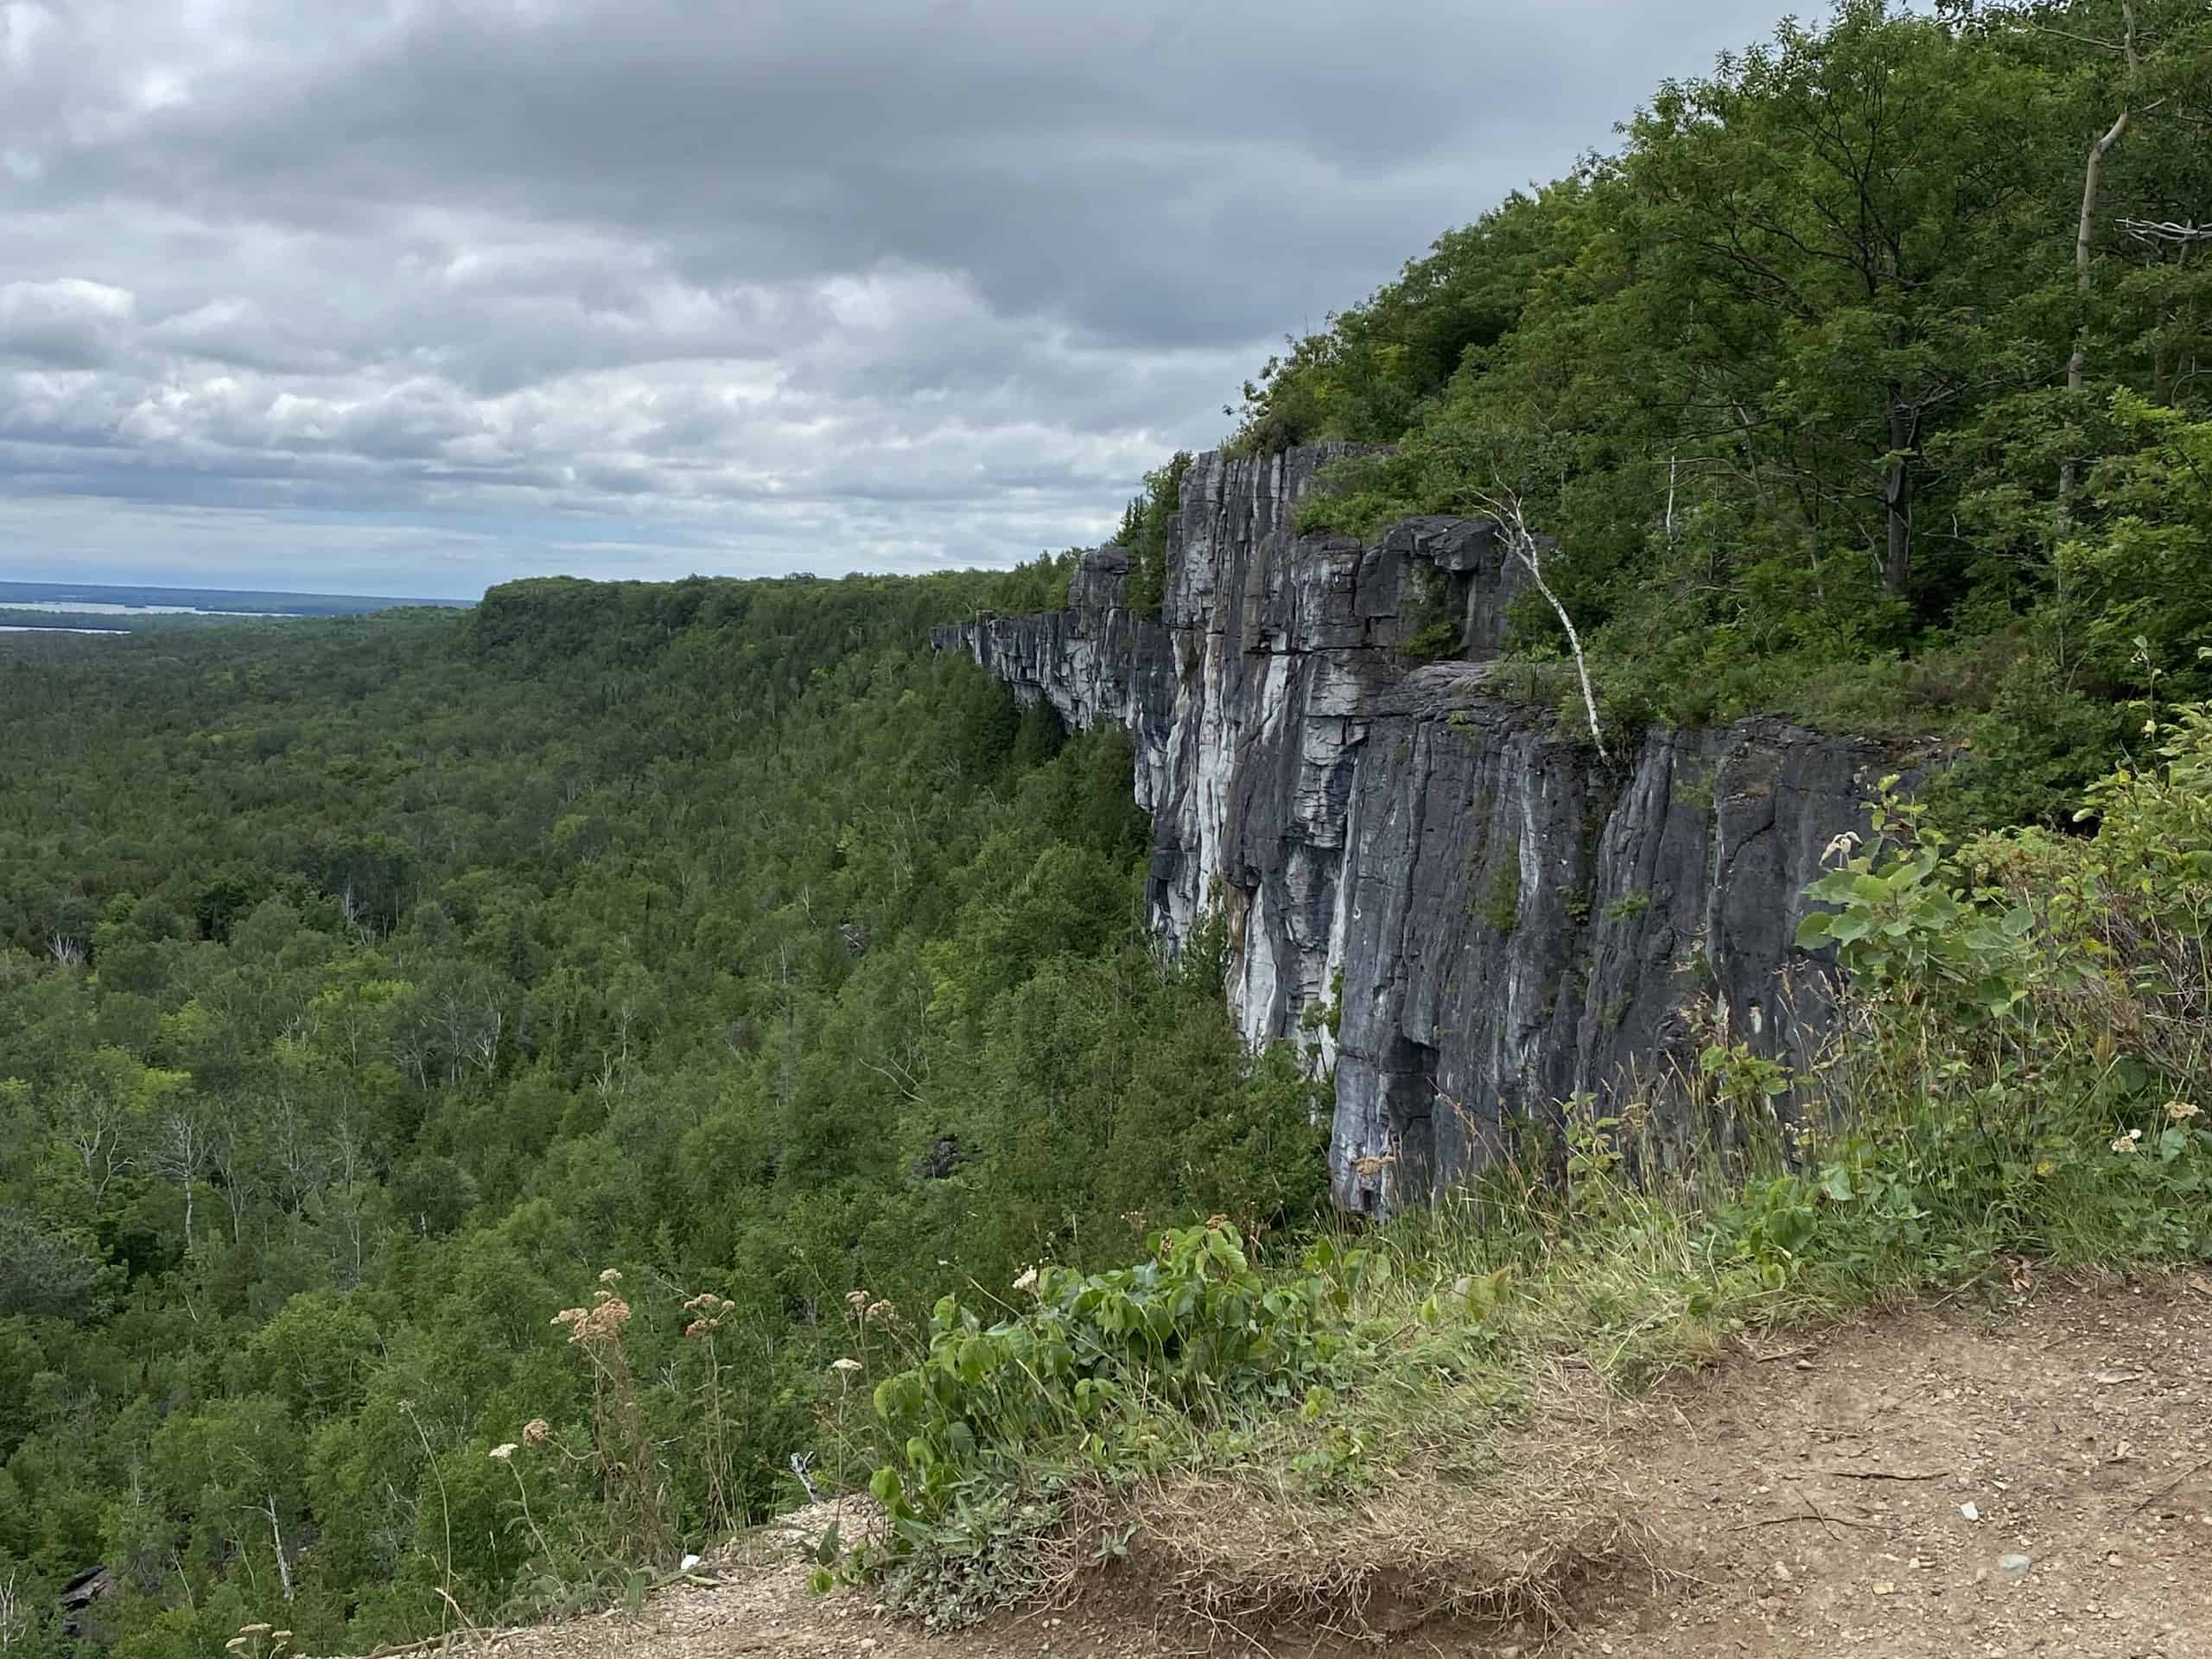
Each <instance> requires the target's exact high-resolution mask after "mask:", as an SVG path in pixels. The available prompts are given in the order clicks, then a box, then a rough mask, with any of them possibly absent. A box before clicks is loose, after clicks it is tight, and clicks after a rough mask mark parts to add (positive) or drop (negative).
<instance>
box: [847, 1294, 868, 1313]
mask: <svg viewBox="0 0 2212 1659" xmlns="http://www.w3.org/2000/svg"><path fill="white" fill-rule="evenodd" d="M845 1306H846V1308H847V1309H848V1310H849V1313H848V1315H847V1317H848V1318H850V1319H861V1318H864V1317H866V1315H867V1313H868V1292H866V1291H864V1290H849V1291H847V1292H846V1293H845Z"/></svg>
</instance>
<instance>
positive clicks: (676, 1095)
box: [0, 561, 1325, 1654]
mask: <svg viewBox="0 0 2212 1659" xmlns="http://www.w3.org/2000/svg"><path fill="white" fill-rule="evenodd" d="M1064 575H1065V561H1062V562H1058V563H1053V562H1045V563H1039V564H1037V565H1034V566H1032V567H1030V568H1029V569H1025V570H1023V571H1020V572H1015V573H1013V574H1011V575H1001V576H982V575H979V576H976V577H963V578H947V579H936V580H926V581H885V580H866V579H859V580H852V581H845V582H812V581H804V580H791V581H785V582H753V583H736V582H683V583H677V584H674V585H671V586H654V587H647V586H642V585H639V586H626V587H607V586H596V585H593V584H589V583H584V582H565V581H551V582H526V583H521V584H518V585H516V586H513V587H510V588H499V589H495V590H494V591H493V593H491V594H488V595H487V596H486V600H485V601H484V603H483V605H482V606H481V607H480V608H478V609H477V610H476V611H474V613H469V614H467V615H465V616H456V615H454V614H451V613H430V612H417V613H403V614H395V615H392V616H390V617H383V618H376V619H371V620H363V621H349V622H342V623H334V624H323V623H303V624H294V625H290V626H287V627H285V628H283V629H282V630H270V629H264V628H254V629H238V630H230V631H212V630H195V631H194V632H190V633H181V634H179V633H171V634H161V635H146V636H142V637H140V638H137V639H130V640H120V641H117V640H109V641H87V642H84V643H83V644H81V645H79V646H78V647H77V648H76V649H75V650H73V651H70V652H63V651H60V650H59V649H58V648H55V647H54V646H52V645H51V644H50V642H38V644H39V645H40V647H41V648H40V649H39V650H37V651H36V652H35V654H34V655H33V656H32V657H31V658H29V659H28V660H15V659H11V658H6V657H0V700H4V702H5V705H6V707H7V708H8V709H10V719H9V720H8V721H6V722H5V725H4V728H0V775H4V776H5V778H6V779H7V780H8V781H7V787H6V789H5V791H4V793H0V943H4V944H5V945H6V947H7V948H6V950H5V951H4V953H0V1124H4V1137H0V1581H8V1580H10V1578H11V1575H12V1576H13V1581H14V1582H15V1583H16V1587H17V1592H18V1595H19V1597H20V1599H21V1600H20V1605H22V1606H25V1607H29V1608H39V1607H41V1606H42V1605H50V1603H51V1599H52V1596H53V1593H54V1592H55V1590H57V1589H58V1587H59V1586H60V1582H61V1581H62V1580H64V1579H66V1578H67V1577H68V1576H69V1575H71V1574H73V1573H75V1572H77V1571H78V1570H79V1569H80V1568H83V1567H87V1566H89V1565H91V1564H92V1563H95V1562H101V1563H105V1564H107V1565H108V1566H109V1567H110V1568H111V1571H112V1572H114V1573H116V1574H117V1575H118V1580H119V1582H120V1586H121V1589H122V1592H123V1593H122V1595H121V1597H120V1599H119V1600H118V1603H117V1604H115V1615H114V1618H115V1623H116V1624H117V1629H116V1631H115V1632H114V1633H115V1634H116V1635H117V1636H118V1638H119V1640H118V1650H128V1651H131V1652H143V1653H146V1654H154V1653H177V1654H184V1653H207V1652H213V1651H217V1650H219V1649H220V1648H221V1646H222V1643H223V1642H224V1641H225V1640H226V1639H227V1638H229V1637H231V1636H232V1634H233V1633H234V1632H236V1631H237V1630H238V1629H239V1627H240V1626H241V1625H242V1624H245V1623H247V1622H250V1619H251V1618H256V1617H257V1618H262V1619H264V1620H266V1619H268V1618H272V1617H279V1616H281V1618H280V1622H282V1623H283V1624H285V1625H287V1626H288V1627H289V1628H291V1629H293V1630H296V1632H297V1633H298V1635H299V1638H300V1640H301V1641H302V1643H308V1644H309V1645H311V1646H312V1648H314V1649H315V1650H320V1651H324V1652H334V1651H346V1650H359V1651H365V1650H366V1649H367V1648H368V1647H369V1646H370V1645H372V1643H376V1642H378V1641H380V1640H386V1639H393V1638H397V1637H403V1636H407V1635H413V1634H419V1633H420V1632H421V1631H422V1630H424V1629H426V1628H428V1629H430V1630H435V1629H437V1628H439V1627H440V1625H441V1623H442V1621H443V1620H444V1619H445V1618H447V1617H448V1614H447V1607H448V1604H447V1603H446V1601H445V1600H444V1598H445V1597H446V1596H450V1597H452V1598H453V1599H454V1603H456V1604H458V1605H459V1606H460V1607H461V1608H462V1609H465V1610H466V1614H467V1617H469V1618H474V1619H477V1620H486V1619H489V1618H492V1617H493V1616H494V1615H496V1614H499V1613H501V1612H503V1611H504V1612H505V1613H507V1614H510V1615H512V1614H516V1613H519V1612H528V1611H538V1610H540V1609H542V1608H551V1607H558V1606H563V1605H569V1602H571V1601H573V1600H575V1599H579V1598H589V1597H591V1596H593V1595H594V1594H604V1593H607V1592H609V1591H610V1590H611V1589H612V1590H619V1589H620V1587H621V1585H622V1584H623V1583H624V1582H625V1580H624V1579H623V1578H622V1577H620V1576H619V1575H618V1576H615V1577H613V1579H611V1580H610V1579H609V1578H608V1577H607V1575H608V1574H609V1573H617V1572H618V1569H619V1568H621V1567H624V1566H626V1563H627V1562H628V1561H630V1560H633V1559H647V1558H650V1557H651V1556H652V1555H653V1554H657V1553H658V1546H659V1545H660V1543H662V1542H663V1541H664V1540H662V1539H660V1538H658V1537H656V1536H652V1535H636V1536H629V1535H623V1536H618V1535H614V1534H613V1531H612V1530H611V1529H610V1524H609V1522H608V1519H607V1515H606V1513H605V1511H604V1510H603V1509H602V1507H601V1503H600V1493H599V1489H598V1484H597V1482H596V1479H595V1478H594V1476H593V1475H592V1474H591V1472H590V1470H589V1466H588V1462H587V1461H586V1459H585V1453H584V1451H583V1448H582V1446H578V1447H577V1448H576V1450H577V1455H578V1461H577V1462H576V1463H575V1464H574V1465H563V1467H562V1468H561V1469H560V1470H558V1471H555V1470H553V1468H552V1465H550V1463H549V1464H548V1465H546V1469H547V1472H548V1473H549V1476H550V1478H548V1479H547V1480H546V1481H545V1483H544V1484H542V1485H534V1488H533V1490H532V1491H531V1492H530V1494H529V1503H530V1507H531V1515H532V1523H531V1529H523V1528H522V1527H521V1526H520V1525H519V1524H518V1522H516V1519H515V1516H514V1514H513V1512H512V1500H513V1498H514V1497H515V1492H514V1491H513V1488H512V1484H511V1482H510V1481H509V1478H508V1475H509V1471H508V1470H507V1469H506V1468H505V1467H503V1466H502V1465H501V1464H500V1463H498V1462H494V1461H492V1460H490V1459H488V1458H487V1456H486V1452H487V1451H488V1449H489V1448H491V1447H493V1446H495V1445H497V1444H500V1443H504V1442H511V1441H514V1440H518V1439H519V1438H520V1437H521V1435H522V1432H523V1429H524V1425H525V1424H526V1423H529V1422H531V1421H544V1422H546V1423H548V1424H550V1425H552V1426H553V1432H554V1433H556V1434H559V1435H570V1436H575V1435H585V1436H586V1437H587V1439H588V1430H587V1424H588V1419H589V1417H590V1409H589V1405H590V1400H591V1383H592V1373H591V1370H590V1368H589V1367H588V1366H587V1365H585V1364H584V1363H582V1362H581V1360H580V1359H579V1358H578V1357H576V1356H575V1355H573V1354H572V1353H571V1352H570V1351H569V1348H568V1347H567V1346H566V1345H565V1344H564V1341H563V1337H562V1334H561V1332H560V1331H559V1330H558V1329H556V1327H555V1326H554V1325H552V1323H551V1321H552V1319H553V1317H554V1315H555V1314H556V1313H559V1312H560V1311H561V1310H562V1309H563V1308H566V1307H571V1306H576V1305H578V1304H587V1305H588V1303H589V1302H590V1301H591V1295H590V1293H591V1291H592V1290H593V1289H594V1287H596V1286H597V1283H598V1274H600V1273H601V1271H602V1270H603V1269H606V1268H619V1269H620V1271H621V1272H622V1273H623V1274H625V1275H626V1276H625V1280H624V1281H623V1282H624V1286H625V1288H624V1293H623V1294H624V1295H625V1297H626V1300H627V1306H629V1307H630V1308H631V1309H632V1311H633V1318H632V1321H631V1323H630V1325H629V1330H628V1341H629V1346H630V1350H631V1352H632V1356H633V1357H634V1363H636V1364H637V1366H638V1367H639V1370H640V1371H641V1372H643V1371H645V1370H648V1369H649V1370H651V1371H652V1373H653V1374H655V1375H656V1376H660V1377H661V1378H663V1379H664V1384H665V1386H664V1387H662V1388H660V1389H656V1390H654V1391H653V1392H652V1394H651V1395H650V1397H649V1405H650V1409H651V1410H652V1414H653V1418H652V1424H651V1432H652V1434H653V1436H654V1438H655V1439H656V1440H657V1441H659V1442H660V1443H662V1444H664V1446H668V1447H669V1449H670V1452H671V1461H670V1465H669V1468H668V1471H667V1475H666V1483H667V1486H668V1490H667V1491H666V1492H665V1493H664V1495H663V1497H662V1498H661V1499H660V1500H659V1501H658V1502H657V1503H656V1504H655V1506H654V1511H653V1512H654V1515H655V1516H656V1517H666V1520H665V1522H664V1521H662V1520H660V1519H656V1521H655V1522H654V1523H653V1524H654V1525H655V1526H660V1525H662V1524H666V1525H668V1526H671V1527H675V1528H678V1529H680V1530H681V1532H682V1534H683V1537H684V1538H685V1539H686V1540H687V1541H690V1542H692V1543H694V1544H695V1545H696V1543H697V1542H699V1541H702V1540H704V1539H705V1538H707V1537H709V1536H711V1535H715V1534H717V1533H721V1534H726V1533H727V1532H728V1530H729V1529H731V1528H732V1527H734V1526H737V1525H741V1524H743V1523H744V1522H747V1521H758V1520H760V1519H763V1518H765V1517H766V1516H768V1515H770V1514H772V1513H774V1512H775V1511H776V1510H779V1509H781V1508H785V1507H789V1505H790V1504H791V1503H793V1502H795V1501H797V1500H798V1499H799V1498H801V1497H803V1496H804V1494H803V1492H802V1490H801V1486H800V1484H799V1482H798V1479H797V1478H795V1477H794V1475H793V1473H792V1472H791V1467H790V1463H789V1459H790V1458H791V1455H792V1454H793V1453H795V1452H796V1453H798V1454H801V1455H802V1456H809V1455H810V1456H812V1457H814V1458H815V1459H816V1465H815V1466H816V1468H817V1469H818V1470H819V1472H818V1473H817V1474H813V1475H812V1476H810V1478H812V1479H813V1480H814V1481H815V1483H816V1484H817V1487H822V1488H828V1487H833V1486H834V1485H835V1484H836V1483H837V1482H838V1481H839V1480H840V1479H842V1478H849V1476H850V1475H851V1473H852V1472H853V1471H843V1470H841V1469H839V1468H838V1467H837V1459H836V1446H837V1444H838V1441H837V1436H836V1430H835V1425H834V1422H833V1421H832V1414H834V1413H835V1411H836V1408H837V1406H838V1403H839V1396H838V1393H837V1392H836V1390H835V1389H834V1385H835V1384H836V1383H838V1382H839V1381H840V1378H839V1376H838V1375H837V1374H836V1373H835V1372H831V1371H829V1370H825V1367H827V1366H828V1365H829V1363H830V1362H831V1361H832V1360H834V1359H835V1358H836V1357H838V1356H840V1355H842V1354H843V1353H845V1352H846V1351H847V1349H848V1347H849V1343H850V1339H851V1336H852V1332H851V1330H850V1328H849V1325H848V1318H847V1316H848V1313H849V1312H850V1311H851V1310H849V1307H848V1304H847V1300H846V1298H847V1297H848V1295H849V1294H852V1293H855V1292H861V1291H865V1292H866V1293H867V1294H866V1296H865V1297H864V1298H863V1299H862V1300H863V1301H864V1302H867V1303H878V1302H880V1303H882V1304H883V1305H885V1306H886V1307H887V1308H891V1307H896V1308H903V1309H906V1310H908V1311H909V1312H912V1311H914V1310H918V1309H924V1308H926V1306H927V1305H928V1303H929V1301H930V1300H932V1299H933V1298H934V1297H935V1296H936V1295H938V1294H940V1293H941V1292H943V1291H944V1290H947V1289H951V1288H961V1287H967V1286H969V1285H970V1284H975V1283H980V1284H982V1285H988V1286H998V1287H1003V1286H1005V1285H1007V1284H1008V1283H1009V1282H1010V1281H1012V1280H1013V1279H1014V1276H1015V1274H1017V1273H1018V1272H1019V1271H1020V1268H1022V1266H1023V1265H1025V1264H1027V1263H1029V1262H1039V1261H1044V1260H1060V1261H1077V1260H1090V1259H1112V1258H1116V1257H1118V1256H1120V1255H1126V1254H1128V1253H1129V1252H1130V1251H1131V1250H1132V1249H1135V1245H1136V1243H1137V1241H1138V1240H1139V1239H1141V1236H1143V1234H1144V1233H1145V1231H1146V1230H1147V1229H1149V1228H1153V1227H1157V1226H1159V1225H1160V1224H1166V1223H1168V1222H1172V1221H1175V1220H1179V1219H1181V1218H1184V1217H1188V1216H1201V1217H1202V1216H1205V1215H1206V1214H1208V1213H1209V1212H1211V1211H1223V1212H1224V1213H1231V1214H1234V1215H1236V1216H1237V1217H1241V1218H1242V1219H1243V1221H1244V1222H1245V1224H1247V1225H1248V1226H1258V1227H1261V1228H1262V1229H1264V1228H1266V1227H1268V1226H1270V1225H1278V1224H1285V1223H1287V1222H1290V1221H1294V1220H1308V1219H1310V1218H1311V1217H1312V1216H1313V1213H1314V1208H1315V1205H1316V1204H1317V1202H1318V1201H1319V1195H1320V1194H1321V1192H1323V1191H1324V1188H1325V1178H1324V1174H1323V1171H1322V1166H1321V1162H1320V1158H1319V1138H1318V1137H1319V1133H1320V1132H1319V1130H1317V1129H1316V1128H1314V1127H1313V1116H1312V1107H1313V1084H1310V1083H1307V1082H1305V1081H1303V1080H1301V1078H1300V1077H1299V1075H1298V1073H1297V1071H1296V1069H1295V1067H1294V1066H1291V1065H1287V1064H1284V1065H1268V1064H1262V1065H1256V1066H1255V1065H1252V1064H1251V1063H1250V1062H1249V1059H1248V1057H1247V1056H1246V1055H1245V1054H1244V1052H1243V1047H1242V1045H1241V1043H1240V1041H1239V1040H1238V1039H1237V1037H1236V1033H1235V1032H1234V1030H1233V1029H1232V1027H1230V1022H1229V1020H1228V1018H1227V1015H1226V1014H1225V1013H1224V1009H1223V1007H1222V1002H1221V998H1220V995H1219V984H1218V979H1217V974H1218V963H1217V962H1216V963H1214V964H1213V967H1212V969H1211V976H1210V969H1209V966H1208V964H1207V963H1205V961H1202V960H1198V959H1197V957H1195V956H1194V957H1193V959H1192V960H1190V961H1188V962H1186V963H1184V964H1183V965H1181V966H1180V967H1179V968H1178V969H1176V970H1175V971H1173V972H1172V973H1168V972H1164V971H1162V969H1160V966H1159V964H1158V963H1156V962H1155V960H1154V954H1153V951H1152V948H1151V945H1150V943H1149V941H1148V940H1147V937H1146V933H1145V931H1144V926H1143V920H1142V914H1141V880H1142V872H1143V853H1144V849H1145V845H1146V826H1145V824H1144V822H1143V820H1142V818H1141V815H1139V814H1138V813H1137V811H1136V810H1135V807H1134V805H1133V804H1131V802H1130V799H1129V784H1128V778H1129V766H1130V759H1129V753H1128V746H1127V742H1126V740H1124V739H1122V738H1120V737H1119V736H1117V735H1109V734H1101V735H1099V736H1096V737H1090V738H1085V739H1083V740H1080V741H1075V742H1068V741H1065V738H1064V737H1063V734H1061V732H1060V730H1059V728H1058V723H1057V721H1056V720H1055V719H1054V717H1052V715H1050V714H1049V713H1044V714H1039V713H1034V712H1033V713H1027V714H1023V713H1019V712H1017V711H1016V709H1015V708H1014V704H1013V702H1012V700H1011V697H1010V696H1009V694H1008V693H1007V690H1006V689H1005V688H1004V687H1003V686H1001V685H1000V684H998V683H996V682H995V681H994V680H992V679H990V678H989V677H987V676H986V675H984V674H983V672H982V671H981V670H979V669H977V668H976V667H975V666H974V665H973V664H970V663H969V662H967V661H966V660H965V659H964V658H959V659H956V658H950V657H945V656H940V655H938V654H937V653H934V652H931V650H930V649H929V647H928V644H927V637H926V630H927V628H928V626H930V625H931V624H933V623H936V622H939V621H943V620H950V619H952V618H956V617H957V616H959V615H962V614H963V613H967V612H969V611H971V610H973V609H974V608H976V607H977V606H979V605H996V606H1001V607H1027V608H1036V607H1039V606H1041V605H1042V604H1044V603H1045V602H1046V600H1047V599H1048V597H1049V595H1050V594H1051V592H1052V589H1053V588H1055V586H1056V585H1057V584H1058V582H1060V581H1062V580H1063V579H1064ZM1202 954H1203V953H1198V955H1202ZM702 1294H705V1295H708V1296H718V1297H721V1298H723V1299H725V1300H727V1301H728V1303H729V1304H732V1305H733V1306H731V1308H730V1309H729V1310H728V1311H727V1312H725V1313H722V1314H721V1315H720V1316H718V1317H717V1318H716V1319H715V1325H716V1329H715V1330H714V1331H713V1332H711V1333H708V1339H706V1340H701V1339H699V1338H693V1339H691V1340H688V1341H687V1340H686V1338H685V1334H684V1333H685V1330H686V1327H687V1326H688V1325H691V1324H692V1323H693V1322H694V1321H695V1320H696V1319H698V1318H699V1317H700V1315H699V1313H698V1311H697V1305H696V1298H698V1297H699V1296H701V1295H702ZM687 1304H693V1306H690V1307H688V1308H687ZM880 1317H881V1316H880V1315H879V1318H880ZM702 1410H712V1411H714V1412H716V1413H719V1414H720V1421H721V1427H720V1428H719V1429H718V1430H717V1432H716V1433H715V1435H713V1436H711V1437H700V1436H698V1435H696V1433H693V1432H692V1431H693V1430H694V1429H695V1428H696V1424H697V1422H698V1421H699V1414H700V1413H701V1412H702ZM861 1472H863V1473H864V1472H865V1471H861ZM280 1553H281V1554H282V1555H283V1560H280V1559H279V1557H280ZM288 1575H289V1597H288V1596H287V1594H286V1589H287V1582H288ZM288 1600H289V1605H286V1603H287V1601H288Z"/></svg>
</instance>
